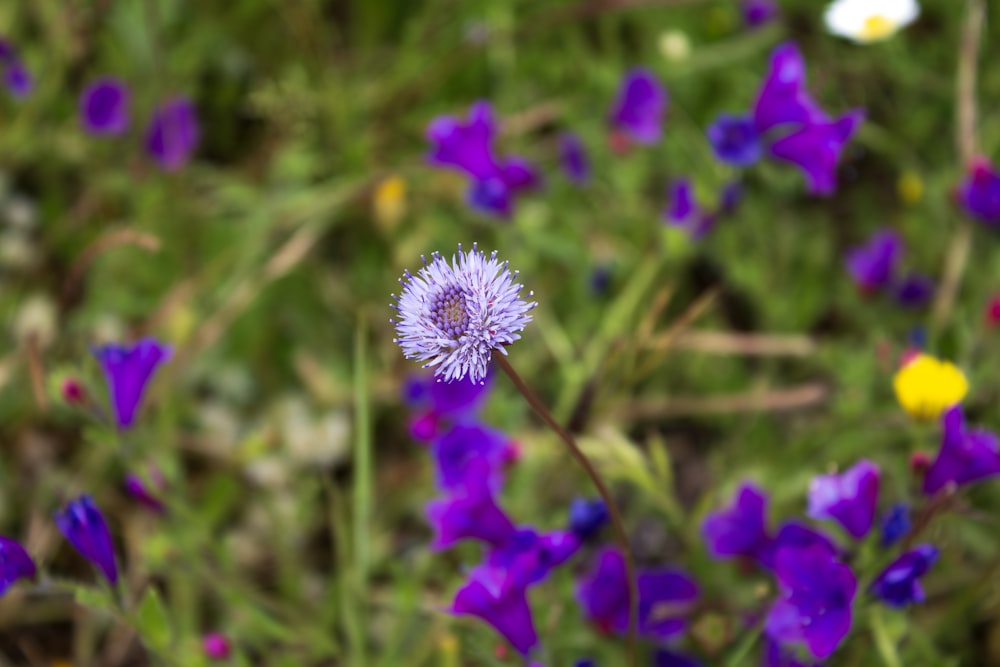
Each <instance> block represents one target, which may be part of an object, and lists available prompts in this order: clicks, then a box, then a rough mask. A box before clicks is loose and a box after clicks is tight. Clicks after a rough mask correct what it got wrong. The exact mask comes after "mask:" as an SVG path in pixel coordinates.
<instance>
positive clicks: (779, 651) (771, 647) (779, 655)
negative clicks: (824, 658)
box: [762, 637, 819, 667]
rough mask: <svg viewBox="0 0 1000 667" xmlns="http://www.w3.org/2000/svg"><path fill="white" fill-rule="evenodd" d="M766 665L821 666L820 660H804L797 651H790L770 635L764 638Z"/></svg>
mask: <svg viewBox="0 0 1000 667" xmlns="http://www.w3.org/2000/svg"><path fill="white" fill-rule="evenodd" d="M762 664H763V666H764V667H819V663H818V662H812V661H809V662H802V661H801V660H799V659H798V656H797V655H796V653H795V651H790V650H788V649H787V648H785V647H784V646H782V645H781V644H779V643H778V642H776V641H774V640H773V639H771V638H770V637H765V638H764V659H763V661H762Z"/></svg>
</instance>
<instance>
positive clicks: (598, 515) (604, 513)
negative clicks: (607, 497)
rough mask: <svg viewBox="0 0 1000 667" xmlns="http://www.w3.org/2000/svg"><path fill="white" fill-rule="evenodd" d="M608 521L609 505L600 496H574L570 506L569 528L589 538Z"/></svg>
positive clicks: (578, 534)
mask: <svg viewBox="0 0 1000 667" xmlns="http://www.w3.org/2000/svg"><path fill="white" fill-rule="evenodd" d="M607 522H608V506H607V505H605V504H604V501H603V500H601V499H600V498H574V499H573V502H572V503H570V506H569V529H570V531H572V532H573V534H574V535H576V536H577V537H578V538H580V539H581V540H588V539H590V538H592V537H594V536H595V535H597V533H598V532H599V531H600V530H601V528H603V527H604V525H605V524H606V523H607Z"/></svg>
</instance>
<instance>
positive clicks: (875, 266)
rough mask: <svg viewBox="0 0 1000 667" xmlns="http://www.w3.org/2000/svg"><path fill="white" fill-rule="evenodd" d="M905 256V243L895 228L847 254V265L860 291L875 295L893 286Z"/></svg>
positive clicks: (879, 233)
mask: <svg viewBox="0 0 1000 667" xmlns="http://www.w3.org/2000/svg"><path fill="white" fill-rule="evenodd" d="M902 255H903V240H902V239H901V238H900V237H899V234H897V233H896V232H895V231H893V230H891V229H881V230H879V231H877V232H875V234H873V235H872V236H871V238H869V239H868V241H867V242H866V243H865V244H864V245H861V246H857V247H855V248H851V249H850V250H849V251H848V252H847V257H846V259H845V263H846V264H847V270H848V271H849V272H850V274H851V277H852V278H853V279H854V282H855V283H856V284H857V286H858V288H859V289H861V290H862V291H864V292H874V291H876V290H880V289H882V288H884V287H887V286H889V284H891V283H892V282H893V281H894V280H895V276H896V269H897V266H898V264H899V260H900V258H901V257H902Z"/></svg>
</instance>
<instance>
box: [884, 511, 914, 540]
mask: <svg viewBox="0 0 1000 667" xmlns="http://www.w3.org/2000/svg"><path fill="white" fill-rule="evenodd" d="M912 525H913V522H912V521H911V520H910V506H909V505H908V504H907V503H896V504H895V505H893V506H892V507H890V508H889V510H888V511H887V512H886V513H885V514H884V515H882V522H881V529H882V535H881V537H880V539H879V544H881V545H882V546H883V547H891V546H892V545H893V544H895V543H896V542H898V541H899V540H901V539H902V538H903V536H904V535H906V534H907V533H908V532H910V527H911V526H912Z"/></svg>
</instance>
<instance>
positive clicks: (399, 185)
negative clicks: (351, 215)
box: [374, 176, 406, 231]
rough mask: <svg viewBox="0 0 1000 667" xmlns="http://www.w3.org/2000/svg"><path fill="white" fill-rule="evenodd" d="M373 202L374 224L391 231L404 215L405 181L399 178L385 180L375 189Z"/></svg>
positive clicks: (391, 177) (393, 177)
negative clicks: (376, 223)
mask: <svg viewBox="0 0 1000 667" xmlns="http://www.w3.org/2000/svg"><path fill="white" fill-rule="evenodd" d="M374 200H375V201H374V205H375V220H376V222H378V223H379V225H380V226H381V227H382V228H383V229H384V230H385V231H392V229H393V228H394V227H395V226H396V225H397V224H398V223H399V221H400V220H402V218H403V216H404V215H405V214H406V181H404V180H403V179H402V178H400V177H399V176H390V177H389V178H386V179H385V180H383V181H382V182H381V183H379V184H378V186H377V187H376V188H375V197H374Z"/></svg>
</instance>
